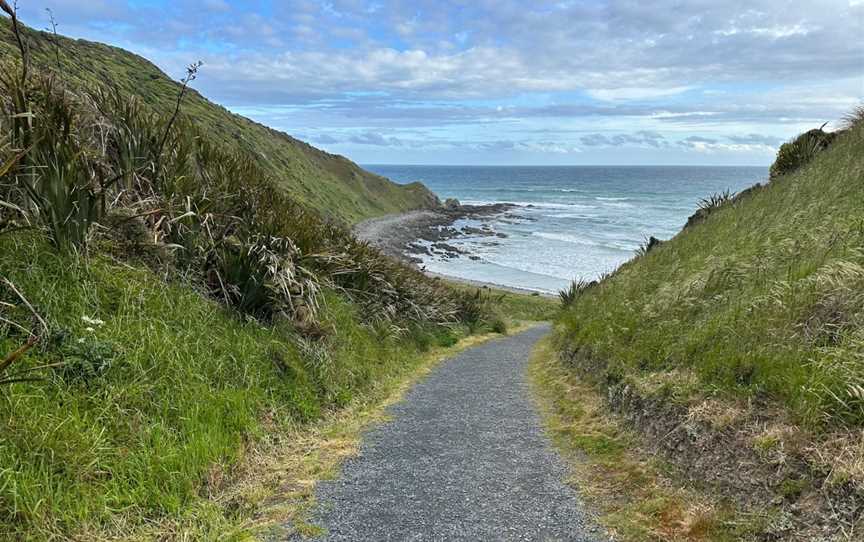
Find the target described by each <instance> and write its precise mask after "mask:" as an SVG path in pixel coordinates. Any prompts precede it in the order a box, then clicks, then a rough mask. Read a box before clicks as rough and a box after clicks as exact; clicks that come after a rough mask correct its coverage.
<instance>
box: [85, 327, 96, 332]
mask: <svg viewBox="0 0 864 542" xmlns="http://www.w3.org/2000/svg"><path fill="white" fill-rule="evenodd" d="M85 331H89V332H90V333H96V330H95V329H93V328H92V327H88V328H85Z"/></svg>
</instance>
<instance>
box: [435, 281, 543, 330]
mask: <svg viewBox="0 0 864 542" xmlns="http://www.w3.org/2000/svg"><path fill="white" fill-rule="evenodd" d="M441 280H443V282H444V283H445V284H447V285H448V286H449V287H450V288H452V289H453V290H455V291H457V292H461V293H463V294H465V295H476V293H477V292H478V291H479V292H480V295H481V296H482V297H483V299H486V300H489V303H490V304H491V306H492V307H493V308H494V311H495V312H496V314H497V315H498V316H499V317H500V318H501V319H503V320H505V321H506V322H509V323H511V324H513V323H517V322H520V321H522V322H545V321H548V320H552V319H554V318H555V316H556V315H557V314H558V312H559V309H560V305H559V303H558V302H557V300H556V299H554V298H551V297H547V296H543V295H533V294H528V293H524V294H523V293H517V292H511V291H508V290H502V289H499V288H495V287H490V286H482V287H480V288H478V287H476V286H472V285H468V284H464V283H461V282H458V281H455V280H447V279H441Z"/></svg>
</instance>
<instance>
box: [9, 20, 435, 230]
mask: <svg viewBox="0 0 864 542" xmlns="http://www.w3.org/2000/svg"><path fill="white" fill-rule="evenodd" d="M4 21H5V19H4ZM27 38H28V40H29V41H28V43H30V45H31V50H32V54H33V57H34V60H36V61H38V62H39V63H41V64H49V65H51V66H53V65H54V64H56V57H55V49H54V47H53V45H52V44H51V41H49V40H50V39H53V38H52V37H49V35H48V34H46V33H44V32H36V31H29V32H27ZM59 43H60V46H61V47H60V48H61V57H60V62H61V64H62V66H63V69H62V72H63V74H64V79H65V80H71V81H75V82H77V83H79V84H82V85H88V86H90V85H92V84H93V83H95V82H99V83H104V82H111V83H113V84H114V85H116V86H117V87H119V88H120V89H122V90H123V91H124V92H126V93H129V94H133V95H138V96H140V97H141V98H142V99H144V101H146V102H147V103H148V104H149V105H151V106H154V107H156V108H158V110H160V111H162V112H168V111H171V110H172V108H173V106H174V100H175V99H176V96H177V92H178V90H179V87H178V84H177V83H176V82H174V81H172V80H171V79H170V78H169V77H168V76H166V75H165V74H164V73H162V71H160V70H159V68H157V67H156V66H155V65H153V64H152V63H151V62H149V61H148V60H146V59H144V58H142V57H140V56H138V55H135V54H132V53H130V52H128V51H124V50H123V49H119V48H116V47H111V46H108V45H104V44H100V43H93V42H88V41H83V40H72V39H69V38H65V37H62V36H61V37H59ZM13 51H14V48H13V38H12V34H11V31H10V29H9V25H8V24H6V23H5V22H4V24H0V55H7V54H8V55H10V56H12V55H13ZM191 60H194V59H190V61H191ZM201 77H202V78H203V77H206V67H204V68H203V70H202V75H201ZM183 111H184V113H185V114H186V115H188V116H189V117H191V118H192V119H194V121H195V123H196V124H197V125H198V126H199V127H200V128H201V129H202V132H204V133H207V134H208V135H209V136H211V137H212V138H213V139H215V140H217V141H219V142H221V143H225V144H228V145H229V147H231V148H239V149H243V150H246V151H249V152H251V153H252V155H253V156H255V157H257V159H258V161H259V164H260V165H261V166H263V167H264V169H265V170H266V171H268V172H269V173H271V174H272V175H273V177H274V178H276V179H279V181H280V183H281V184H282V186H284V188H285V189H286V190H288V191H289V192H290V193H291V194H292V196H294V197H295V199H298V200H300V201H302V202H304V203H306V204H308V205H310V206H312V207H314V208H315V209H317V210H318V211H320V212H322V213H324V214H325V215H329V216H333V217H335V218H338V219H341V220H344V221H346V222H352V223H353V222H357V221H359V220H362V219H364V218H369V217H373V216H378V215H383V214H387V213H393V212H398V211H404V210H407V209H413V208H419V207H424V206H428V205H429V204H430V203H431V202H434V196H433V195H432V194H431V192H429V191H428V189H426V188H425V187H424V186H423V185H422V184H420V183H413V184H410V185H406V186H402V185H398V184H396V183H393V182H391V181H389V180H388V179H385V178H384V177H381V176H379V175H375V174H373V173H370V172H368V171H365V170H363V169H362V168H360V167H359V166H358V165H357V164H355V163H353V162H351V161H350V160H348V159H347V158H345V157H342V156H337V155H332V154H329V153H326V152H324V151H321V150H319V149H316V148H315V147H312V146H311V145H308V144H307V143H304V142H302V141H299V140H297V139H294V138H293V137H291V136H289V135H287V134H284V133H282V132H278V131H276V130H272V129H270V128H267V127H265V126H263V125H261V124H258V123H256V122H253V121H251V120H249V119H246V118H244V117H241V116H239V115H235V114H233V113H231V112H230V111H228V110H227V109H225V108H223V107H221V106H219V105H216V104H214V103H212V102H210V101H209V100H207V99H206V98H204V97H203V96H201V95H200V94H198V93H197V92H195V91H192V92H190V94H189V95H188V96H187V98H186V100H185V102H184V105H183Z"/></svg>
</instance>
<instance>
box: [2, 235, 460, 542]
mask: <svg viewBox="0 0 864 542" xmlns="http://www.w3.org/2000/svg"><path fill="white" fill-rule="evenodd" d="M0 243H2V244H0V251H2V253H3V254H4V256H5V255H10V256H12V257H4V258H3V259H2V261H0V276H3V277H7V278H8V279H10V280H11V281H12V282H14V283H15V284H16V285H17V286H18V288H19V289H20V290H21V292H22V293H23V295H24V296H25V297H26V298H27V299H28V300H29V301H30V303H32V305H33V306H34V307H35V308H36V310H37V311H38V312H39V313H40V314H41V315H42V317H43V318H44V319H45V320H47V321H49V322H51V324H52V326H53V327H54V328H55V329H61V330H63V337H62V339H60V338H57V339H55V341H61V340H62V344H60V345H54V346H52V347H49V348H45V349H39V348H37V349H34V350H33V351H32V352H31V353H30V354H28V355H27V357H26V358H25V359H24V360H23V361H21V362H18V363H17V364H16V369H18V370H22V369H25V368H27V367H33V366H36V365H39V364H44V363H55V362H57V361H58V359H59V358H58V356H60V355H63V356H64V358H65V361H66V363H67V364H69V363H71V364H72V367H73V368H72V369H71V372H67V373H57V374H56V375H55V376H53V377H52V376H51V373H50V372H49V373H47V378H48V380H46V381H41V382H36V383H33V382H24V383H19V384H14V385H11V386H5V387H3V388H2V389H0V405H2V406H0V427H2V435H3V438H2V439H0V538H3V539H14V538H17V537H18V536H25V537H28V538H30V537H32V538H36V539H42V538H49V537H51V536H58V535H59V536H63V537H66V536H70V535H72V534H75V533H78V534H81V533H88V532H89V533H90V534H89V535H87V538H89V537H91V536H93V537H97V534H96V533H103V534H104V533H106V532H112V531H113V532H118V533H127V534H128V533H130V532H136V531H138V530H140V529H141V528H144V527H146V525H145V523H146V522H153V521H156V520H158V521H162V522H165V521H168V523H169V524H172V523H174V524H177V525H180V526H182V527H183V529H184V530H187V531H188V530H190V529H191V530H193V531H197V532H198V533H199V535H201V536H204V538H207V536H206V531H207V530H208V529H219V528H221V527H220V526H221V525H224V524H225V523H228V522H229V520H230V514H229V515H228V516H224V515H223V512H225V510H224V509H223V508H221V507H220V506H218V505H217V504H216V503H213V502H212V501H209V500H207V499H206V496H207V495H208V494H209V492H211V491H213V490H215V488H211V487H208V479H210V478H211V476H210V475H211V474H212V473H213V472H223V471H226V470H230V468H231V466H232V465H234V464H235V463H236V462H237V461H238V460H239V459H240V457H241V455H242V454H243V450H244V447H245V444H246V443H249V442H254V441H256V440H257V439H258V438H259V437H261V436H263V433H262V431H264V424H269V426H268V427H267V433H268V434H272V433H276V432H278V431H280V429H285V428H289V427H291V426H292V425H294V424H297V423H303V422H307V421H310V420H312V419H315V418H317V417H318V416H319V415H320V414H321V413H322V412H324V411H326V410H328V409H331V408H334V407H341V406H343V405H346V404H348V403H350V402H351V401H352V400H354V399H355V398H362V397H365V396H366V395H368V393H370V391H372V390H373V389H374V388H375V387H376V386H379V385H381V383H382V382H386V381H388V380H390V379H394V378H399V376H400V375H405V374H407V373H409V372H410V371H411V369H412V367H413V366H414V365H415V364H416V363H418V362H419V360H420V356H419V354H420V352H421V351H422V350H423V349H424V348H428V347H429V346H431V345H435V344H451V343H452V342H453V341H454V340H455V339H454V338H453V336H452V335H450V334H447V333H444V334H439V335H436V336H431V337H428V338H427V337H414V340H410V339H406V338H397V336H394V335H389V334H387V333H386V332H384V333H383V334H382V333H379V332H377V331H375V330H373V329H371V328H367V327H364V326H361V325H360V324H359V323H358V322H359V318H358V317H357V315H356V314H355V310H356V309H355V308H354V307H353V306H351V305H350V304H346V303H345V302H344V301H342V300H341V299H340V298H339V297H337V296H335V295H334V296H330V297H329V298H328V300H327V309H326V311H325V312H326V314H325V316H324V322H325V324H324V325H326V326H332V327H333V328H334V329H335V330H337V331H336V332H335V333H334V334H333V335H332V336H331V337H330V338H328V339H326V340H325V342H324V343H323V344H322V343H317V344H316V343H305V344H308V345H309V346H308V347H304V346H303V345H304V343H303V342H302V341H300V340H299V338H298V337H297V336H296V335H295V333H294V332H293V331H292V329H291V327H290V325H289V324H287V323H286V324H285V325H276V326H264V325H261V324H259V323H257V322H255V321H252V320H248V319H244V318H243V317H241V316H238V315H237V314H236V313H234V312H232V311H229V310H228V309H226V308H224V307H222V306H220V305H218V304H217V303H215V302H212V301H209V300H207V299H205V298H204V297H202V296H201V295H200V294H199V293H198V292H196V291H194V290H192V289H190V288H188V287H186V286H183V285H179V284H177V285H170V284H166V283H164V282H163V281H162V280H161V279H160V278H159V277H158V276H156V275H154V274H153V273H152V272H150V271H148V270H143V269H136V268H132V267H129V266H128V265H124V264H118V263H113V262H111V261H110V260H108V259H106V258H103V257H99V256H95V257H93V258H92V260H91V261H90V262H89V263H86V262H84V261H81V260H79V259H77V258H75V257H71V256H59V255H56V254H55V253H54V252H53V251H51V250H50V249H49V248H48V247H47V244H46V243H45V242H44V241H43V240H41V239H40V237H39V236H35V235H28V236H23V237H20V236H18V237H14V238H12V237H6V238H0ZM6 295H8V296H11V294H10V293H9V292H6ZM4 301H14V299H12V298H11V297H10V298H9V299H5V298H4ZM82 317H87V318H91V319H100V320H102V321H104V324H101V325H99V324H93V323H88V322H86V321H84V320H82ZM88 328H90V329H88ZM19 345H20V339H16V338H14V337H7V336H2V337H0V352H4V353H5V352H9V351H12V350H14V349H15V348H17V347H18V346H19ZM112 350H113V353H112V352H111V351H112ZM61 353H63V354H61ZM100 361H110V367H109V369H108V370H107V371H105V372H104V374H103V375H101V376H87V372H86V370H85V367H87V366H93V365H96V363H97V362H100ZM39 374H40V376H46V373H45V372H41V373H39ZM61 374H65V375H66V378H65V379H61V378H60V375H61ZM79 376H80V377H81V378H77V379H76V377H79ZM271 436H272V435H271ZM202 497H203V498H202ZM169 530H170V529H169Z"/></svg>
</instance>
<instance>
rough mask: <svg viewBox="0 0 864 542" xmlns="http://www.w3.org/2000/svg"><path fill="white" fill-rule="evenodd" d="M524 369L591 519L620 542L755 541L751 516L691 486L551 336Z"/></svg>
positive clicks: (756, 528)
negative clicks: (612, 408) (563, 356)
mask: <svg viewBox="0 0 864 542" xmlns="http://www.w3.org/2000/svg"><path fill="white" fill-rule="evenodd" d="M529 375H530V377H531V383H532V385H533V387H534V391H535V392H536V395H537V397H538V400H539V403H540V407H541V413H542V414H543V420H544V425H545V426H546V429H547V431H548V432H549V434H550V436H551V437H552V440H553V442H554V443H555V445H556V448H558V450H559V451H560V452H561V454H562V455H563V457H564V459H565V460H566V461H567V463H568V465H569V467H570V473H571V476H572V478H571V480H570V482H571V483H572V484H573V485H574V487H575V489H576V490H577V491H578V492H579V493H580V494H581V495H582V496H583V497H584V498H585V500H586V502H587V503H588V506H590V507H591V510H592V511H594V512H596V513H597V517H596V520H597V521H599V523H600V524H601V525H602V526H603V527H604V528H605V529H606V530H607V531H608V532H609V534H612V535H614V536H615V539H616V540H621V541H624V542H631V541H632V542H642V541H644V540H675V541H678V540H689V541H692V542H709V541H710V542H732V541H733V540H736V541H741V540H756V539H758V538H757V536H756V534H757V533H758V532H759V526H758V524H757V523H758V521H761V518H757V517H754V518H748V517H746V516H744V515H743V514H739V513H737V512H736V510H735V509H734V508H733V507H731V506H729V504H728V503H724V502H722V501H721V500H719V499H717V498H715V497H712V496H710V495H706V494H704V493H702V492H700V491H698V490H697V489H695V488H694V487H693V484H692V483H690V482H688V481H686V480H685V479H684V478H683V477H682V476H680V475H678V474H676V472H675V470H674V467H673V466H671V465H669V464H667V463H665V462H664V461H663V460H662V459H661V458H660V457H658V456H656V455H655V454H653V453H651V452H650V451H649V450H650V448H647V447H644V446H643V442H642V441H641V440H640V436H639V434H638V433H637V432H635V431H633V430H632V428H629V427H627V425H626V423H623V422H622V420H620V419H618V418H616V417H614V416H613V415H611V414H610V413H609V411H608V409H607V408H606V404H605V399H604V396H603V394H602V392H601V391H599V390H598V389H597V388H596V387H594V386H592V385H591V384H590V383H588V382H586V381H585V380H584V379H582V378H581V377H580V376H579V375H577V374H575V373H574V372H573V371H572V370H571V368H570V367H568V366H567V364H566V363H564V362H562V361H561V360H560V359H559V358H558V354H557V352H556V351H555V347H554V345H553V344H552V341H550V340H549V339H545V340H543V341H541V342H540V343H539V344H538V346H537V347H536V348H535V349H534V351H533V353H532V356H531V363H530V365H529Z"/></svg>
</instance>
